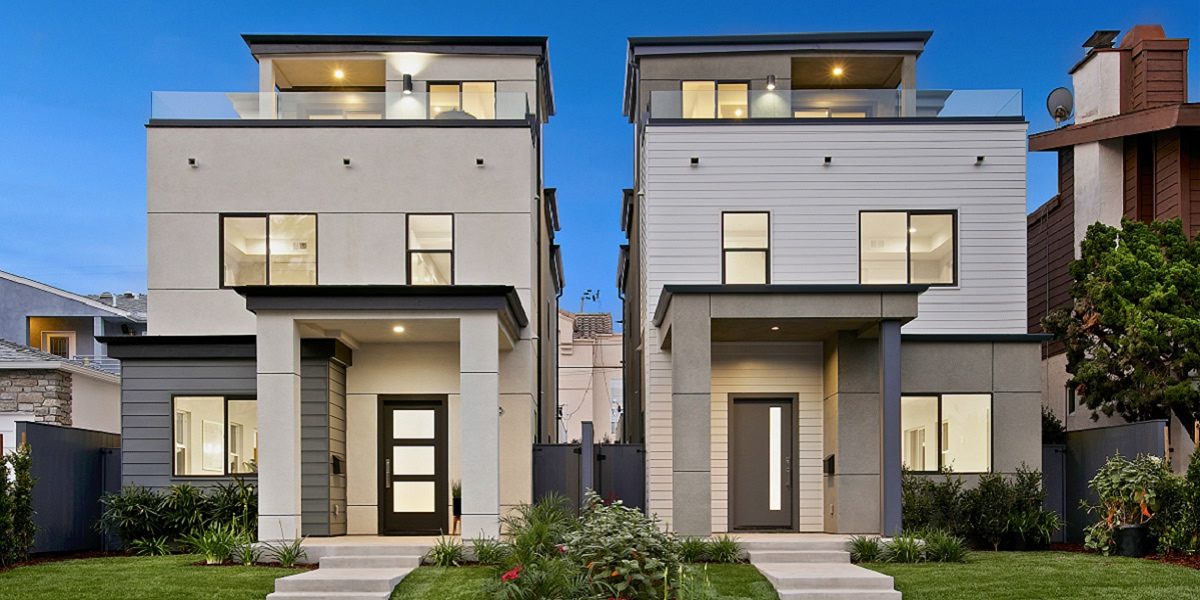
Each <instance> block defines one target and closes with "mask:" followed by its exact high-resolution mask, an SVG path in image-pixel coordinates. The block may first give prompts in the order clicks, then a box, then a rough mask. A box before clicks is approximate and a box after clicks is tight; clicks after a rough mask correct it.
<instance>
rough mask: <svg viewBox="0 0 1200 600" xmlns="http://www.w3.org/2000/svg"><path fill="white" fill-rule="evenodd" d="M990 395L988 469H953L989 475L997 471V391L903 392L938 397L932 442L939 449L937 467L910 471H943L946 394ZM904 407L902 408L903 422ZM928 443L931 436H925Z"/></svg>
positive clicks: (921, 472) (931, 472)
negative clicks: (943, 417)
mask: <svg viewBox="0 0 1200 600" xmlns="http://www.w3.org/2000/svg"><path fill="white" fill-rule="evenodd" d="M984 395H986V396H987V397H988V470H986V471H953V473H954V474H955V475H987V474H990V473H995V472H996V393H995V392H990V391H989V392H903V393H901V394H900V398H901V399H903V398H906V397H913V398H921V397H924V398H937V424H936V426H935V427H934V429H935V432H934V438H933V440H932V443H933V444H934V447H935V448H936V449H937V451H936V453H935V454H936V455H937V468H936V469H935V470H933V471H929V470H925V471H916V470H909V472H910V473H917V474H920V475H937V474H940V473H941V472H942V469H944V468H945V466H944V465H943V464H942V459H943V453H944V452H945V449H944V447H943V446H942V444H943V443H944V442H943V440H942V430H943V428H944V427H945V425H944V423H945V421H943V419H942V403H943V402H944V401H945V396H984ZM903 414H904V413H903V409H902V410H901V422H903V420H904V417H903ZM925 441H926V443H930V441H931V440H929V436H928V435H926V436H925ZM900 444H901V445H900V455H901V457H900V461H901V464H903V462H904V428H903V427H901V428H900Z"/></svg>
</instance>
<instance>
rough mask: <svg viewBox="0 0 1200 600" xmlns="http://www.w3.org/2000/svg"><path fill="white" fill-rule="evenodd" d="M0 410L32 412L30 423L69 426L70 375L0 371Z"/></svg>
mask: <svg viewBox="0 0 1200 600" xmlns="http://www.w3.org/2000/svg"><path fill="white" fill-rule="evenodd" d="M0 413H22V414H32V415H33V417H34V419H33V420H34V422H37V423H50V424H52V425H65V426H70V425H71V374H70V373H67V372H65V371H54V370H27V369H23V370H14V371H0Z"/></svg>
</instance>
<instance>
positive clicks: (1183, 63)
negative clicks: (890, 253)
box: [1121, 25, 1188, 112]
mask: <svg viewBox="0 0 1200 600" xmlns="http://www.w3.org/2000/svg"><path fill="white" fill-rule="evenodd" d="M1121 49H1122V50H1125V51H1128V52H1129V70H1128V81H1126V82H1125V89H1124V90H1123V91H1124V92H1125V96H1126V98H1125V100H1124V101H1123V102H1122V112H1125V111H1133V110H1145V109H1147V108H1156V107H1159V106H1172V105H1176V104H1183V103H1184V102H1187V53H1188V40H1187V39H1186V38H1185V39H1168V38H1167V34H1166V33H1165V32H1164V31H1163V28H1162V25H1135V26H1134V27H1133V28H1132V29H1130V30H1129V32H1128V33H1126V34H1125V37H1123V38H1121Z"/></svg>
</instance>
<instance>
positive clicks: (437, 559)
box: [424, 537, 463, 567]
mask: <svg viewBox="0 0 1200 600" xmlns="http://www.w3.org/2000/svg"><path fill="white" fill-rule="evenodd" d="M424 558H425V562H426V563H427V564H431V565H433V566H435V567H457V566H459V565H461V564H462V562H463V545H462V544H460V543H458V542H456V541H454V540H453V539H451V538H447V537H442V538H438V541H437V543H435V544H434V545H433V547H432V548H430V549H429V552H426V553H425V557H424Z"/></svg>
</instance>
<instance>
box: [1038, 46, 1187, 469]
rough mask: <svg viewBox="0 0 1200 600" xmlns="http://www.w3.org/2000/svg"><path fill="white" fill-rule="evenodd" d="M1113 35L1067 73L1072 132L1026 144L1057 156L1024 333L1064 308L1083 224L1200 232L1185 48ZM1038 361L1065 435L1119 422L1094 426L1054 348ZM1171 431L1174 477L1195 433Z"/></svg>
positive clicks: (1042, 213) (1175, 425)
mask: <svg viewBox="0 0 1200 600" xmlns="http://www.w3.org/2000/svg"><path fill="white" fill-rule="evenodd" d="M1117 33H1119V32H1117V31H1110V32H1096V34H1094V35H1093V37H1092V38H1091V39H1089V41H1088V43H1086V44H1085V47H1087V48H1088V51H1087V54H1086V55H1085V56H1084V58H1083V59H1082V60H1080V61H1079V62H1078V63H1076V64H1075V66H1073V67H1072V68H1071V70H1070V74H1071V80H1072V87H1073V88H1074V100H1075V120H1074V123H1072V124H1069V125H1066V126H1063V127H1059V128H1057V129H1054V130H1051V131H1046V132H1042V133H1038V134H1035V135H1032V136H1030V138H1029V149H1030V150H1035V151H1053V152H1057V153H1058V195H1056V196H1055V197H1053V198H1051V199H1050V200H1049V201H1047V202H1046V203H1045V204H1043V205H1042V206H1041V207H1039V208H1038V209H1037V210H1035V211H1033V213H1031V214H1030V215H1029V219H1028V228H1029V234H1028V235H1029V331H1031V332H1041V331H1042V326H1041V321H1042V318H1043V317H1044V316H1045V315H1046V314H1047V313H1048V312H1050V311H1051V310H1054V309H1056V308H1059V307H1062V306H1067V305H1069V304H1070V301H1071V297H1070V286H1071V275H1070V273H1069V270H1068V269H1069V266H1070V263H1071V261H1072V260H1073V259H1075V258H1077V257H1078V256H1079V243H1080V242H1081V241H1082V240H1083V238H1084V236H1085V235H1086V233H1087V228H1088V226H1089V225H1091V224H1093V223H1096V222H1101V223H1105V224H1108V225H1113V226H1119V225H1120V223H1121V219H1135V220H1140V221H1152V220H1165V219H1181V220H1182V222H1183V226H1184V229H1185V230H1186V231H1187V232H1188V233H1189V235H1193V236H1194V235H1196V234H1197V233H1200V104H1197V103H1188V101H1187V53H1188V40H1186V39H1173V38H1168V37H1166V34H1165V33H1164V31H1163V29H1162V27H1161V26H1158V25H1138V26H1136V27H1134V28H1132V29H1131V30H1129V31H1128V32H1126V34H1125V35H1124V36H1123V37H1122V38H1121V40H1120V42H1119V43H1118V44H1116V45H1115V46H1114V45H1113V43H1112V40H1114V39H1115V36H1116V34H1117ZM1105 34H1107V35H1105ZM1042 358H1043V360H1042V377H1041V380H1042V402H1043V403H1044V404H1045V405H1046V406H1047V407H1049V408H1050V409H1051V410H1053V411H1054V412H1055V413H1056V414H1057V415H1058V416H1059V417H1060V418H1061V419H1062V420H1063V421H1064V422H1065V424H1066V426H1067V429H1068V431H1076V430H1081V429H1088V428H1093V427H1102V426H1108V425H1114V424H1119V423H1122V422H1123V421H1122V420H1121V419H1120V417H1116V416H1114V417H1105V416H1103V415H1098V416H1096V417H1094V415H1093V412H1092V411H1091V410H1088V409H1087V407H1086V406H1085V405H1084V404H1083V401H1082V398H1079V397H1076V395H1075V393H1074V390H1073V388H1071V387H1069V386H1068V385H1067V381H1068V379H1069V375H1068V374H1067V371H1066V365H1067V357H1066V354H1065V353H1064V349H1063V347H1062V344H1061V343H1057V342H1047V343H1046V344H1045V345H1044V347H1043V353H1042ZM1171 423H1172V426H1171V427H1170V428H1169V434H1168V435H1169V439H1170V440H1171V441H1170V446H1171V447H1172V448H1173V450H1174V452H1173V453H1172V460H1173V462H1174V463H1175V468H1176V469H1178V470H1182V469H1183V468H1185V466H1186V460H1187V457H1188V455H1189V454H1190V453H1191V450H1192V449H1193V448H1194V445H1195V441H1196V440H1197V436H1198V435H1200V432H1197V431H1195V430H1194V429H1193V430H1192V431H1188V428H1185V427H1182V426H1181V424H1180V423H1179V422H1178V420H1177V419H1172V420H1171Z"/></svg>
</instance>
